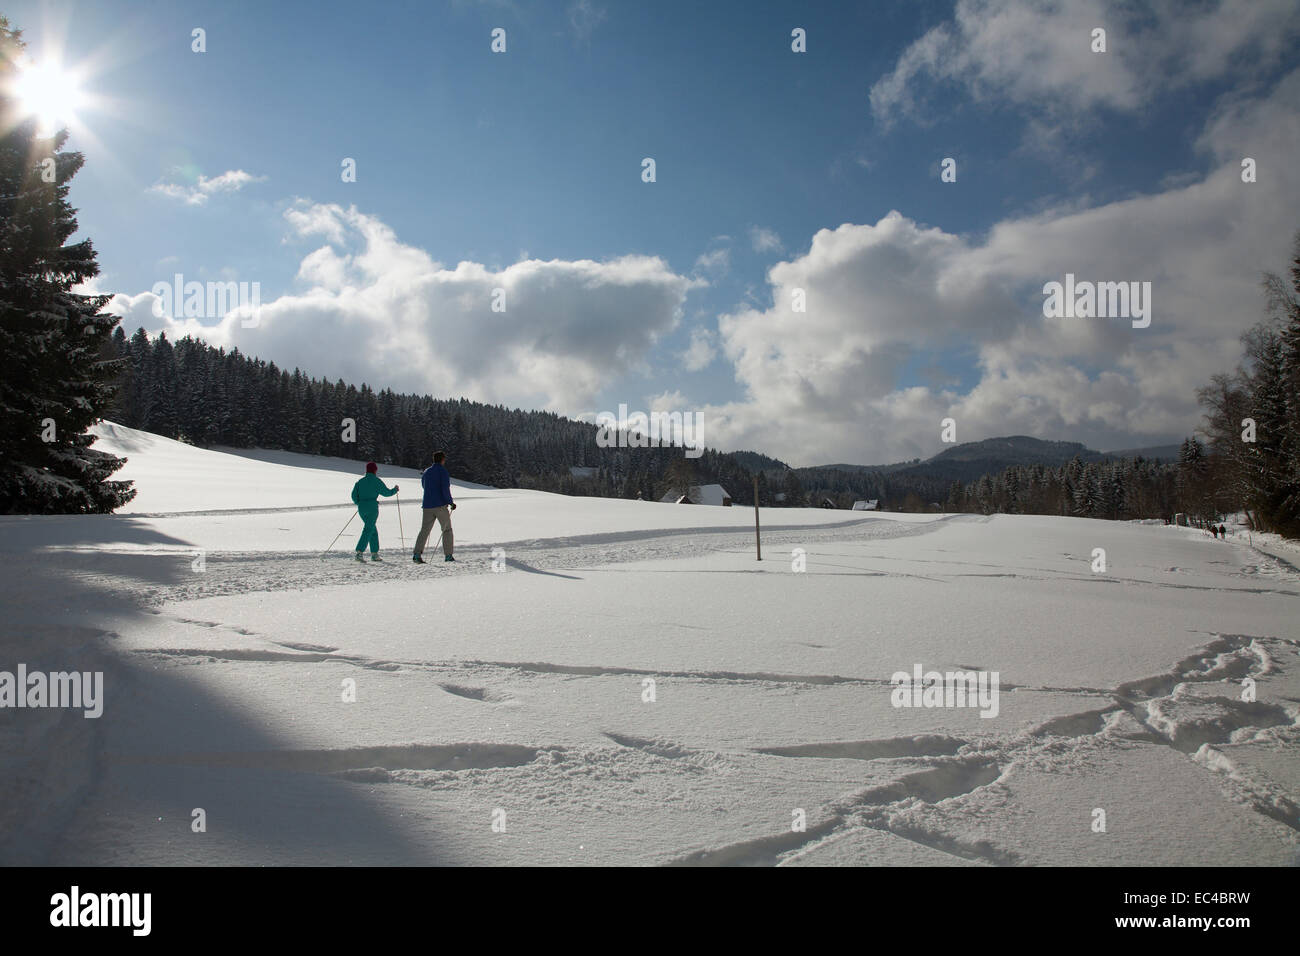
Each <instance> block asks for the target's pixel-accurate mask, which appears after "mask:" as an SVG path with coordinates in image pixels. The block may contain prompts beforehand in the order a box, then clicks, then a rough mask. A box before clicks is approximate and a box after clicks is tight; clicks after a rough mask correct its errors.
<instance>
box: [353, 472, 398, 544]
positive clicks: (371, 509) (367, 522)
mask: <svg viewBox="0 0 1300 956" xmlns="http://www.w3.org/2000/svg"><path fill="white" fill-rule="evenodd" d="M395 494H397V485H393V487H391V488H389V487H388V486H387V485H386V484H384V483H383V481H381V480H380V478H379V466H378V465H376V464H375V463H374V462H373V461H368V462H366V473H365V475H364V476H363V477H362V478H360V479H359V480H358V481H357V483H356V484H355V485H353V486H352V502H353V504H355V505H356V506H357V514H359V515H360V516H361V539H360V540H359V541H358V542H357V560H358V561H364V560H365V558H363V557H362V556H361V552H362V551H364V550H365V549H366V545H367V544H369V545H370V560H371V561H382V560H383V559H382V558H381V557H379V528H378V527H376V525H375V522H376V521H378V520H379V496H380V495H383V496H384V497H385V498H389V497H392V496H393V495H395Z"/></svg>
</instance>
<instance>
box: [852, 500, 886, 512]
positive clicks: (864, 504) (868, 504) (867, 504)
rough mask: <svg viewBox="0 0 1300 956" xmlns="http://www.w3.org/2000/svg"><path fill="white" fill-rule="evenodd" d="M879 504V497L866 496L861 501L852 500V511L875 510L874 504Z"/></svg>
mask: <svg viewBox="0 0 1300 956" xmlns="http://www.w3.org/2000/svg"><path fill="white" fill-rule="evenodd" d="M879 504H880V499H879V498H867V499H864V500H862V501H855V502H853V510H854V511H875V510H876V506H877V505H879Z"/></svg>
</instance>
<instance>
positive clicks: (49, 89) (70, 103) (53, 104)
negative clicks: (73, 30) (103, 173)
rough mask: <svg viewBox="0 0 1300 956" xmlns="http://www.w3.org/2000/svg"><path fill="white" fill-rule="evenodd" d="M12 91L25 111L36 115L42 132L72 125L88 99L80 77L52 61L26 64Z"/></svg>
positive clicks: (30, 114) (43, 133)
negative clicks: (78, 111) (82, 88)
mask: <svg viewBox="0 0 1300 956" xmlns="http://www.w3.org/2000/svg"><path fill="white" fill-rule="evenodd" d="M13 92H14V95H15V97H17V99H18V103H19V106H20V108H21V110H22V112H23V113H24V114H25V115H27V116H33V117H35V118H36V121H37V124H38V126H39V129H40V132H41V134H42V135H49V134H50V133H53V132H54V131H55V130H57V129H60V128H62V127H65V126H71V125H72V124H73V123H75V122H76V119H77V110H78V109H79V108H80V107H82V106H83V105H85V102H86V97H85V94H84V93H82V91H81V84H80V81H79V77H78V76H77V75H76V74H75V73H74V72H72V71H71V70H68V69H65V68H64V67H63V66H62V65H61V64H59V63H55V62H52V61H46V62H41V63H28V64H25V65H24V66H23V67H22V68H21V69H20V70H19V71H18V74H17V76H16V77H15V78H14V88H13Z"/></svg>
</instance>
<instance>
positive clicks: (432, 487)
mask: <svg viewBox="0 0 1300 956" xmlns="http://www.w3.org/2000/svg"><path fill="white" fill-rule="evenodd" d="M446 460H447V453H446V452H442V451H436V452H434V453H433V464H432V465H430V466H429V467H428V468H426V469H425V470H424V473H423V474H422V475H420V484H422V485H424V520H423V521H421V522H420V534H419V537H417V538H416V539H415V554H413V555H412V556H411V560H412V561H414V562H415V563H416V564H424V546H425V544H426V543H427V542H428V540H429V532H430V531H432V530H433V523H434V522H435V521H436V522H438V524H439V526H441V528H442V554H443V558H442V560H444V561H455V560H456V559H455V558H453V557H452V556H451V552H452V531H451V513H452V512H453V511H455V510H456V502H454V501H452V500H451V473H450V472H448V471H447V467H446V465H445V464H444V462H445V461H446Z"/></svg>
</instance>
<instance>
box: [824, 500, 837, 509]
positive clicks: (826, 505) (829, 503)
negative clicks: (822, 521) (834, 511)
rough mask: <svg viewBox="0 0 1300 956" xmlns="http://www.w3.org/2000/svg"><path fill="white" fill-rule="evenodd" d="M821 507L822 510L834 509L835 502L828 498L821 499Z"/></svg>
mask: <svg viewBox="0 0 1300 956" xmlns="http://www.w3.org/2000/svg"><path fill="white" fill-rule="evenodd" d="M821 506H822V507H823V508H834V507H835V502H834V501H832V500H831V499H830V498H823V499H822V504H821Z"/></svg>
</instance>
